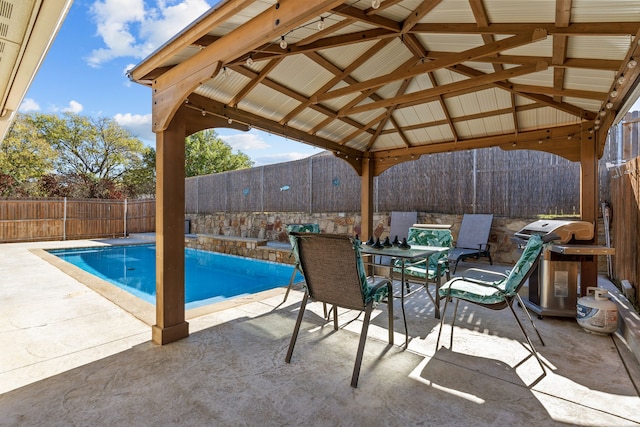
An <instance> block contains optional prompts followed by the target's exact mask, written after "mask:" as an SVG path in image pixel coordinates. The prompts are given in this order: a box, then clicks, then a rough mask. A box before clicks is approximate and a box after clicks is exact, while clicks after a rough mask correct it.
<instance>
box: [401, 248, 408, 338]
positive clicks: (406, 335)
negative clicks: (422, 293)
mask: <svg viewBox="0 0 640 427" xmlns="http://www.w3.org/2000/svg"><path fill="white" fill-rule="evenodd" d="M400 265H401V266H402V270H401V273H400V278H401V279H402V281H401V282H400V304H401V307H402V320H404V346H405V348H408V347H409V329H408V328H407V315H406V313H405V312H404V258H401V262H400Z"/></svg>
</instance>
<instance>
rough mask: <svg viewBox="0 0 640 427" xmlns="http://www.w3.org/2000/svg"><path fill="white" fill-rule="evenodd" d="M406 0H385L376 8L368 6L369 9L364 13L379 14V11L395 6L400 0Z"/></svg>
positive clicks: (369, 14)
mask: <svg viewBox="0 0 640 427" xmlns="http://www.w3.org/2000/svg"><path fill="white" fill-rule="evenodd" d="M402 1H404V0H385V1H383V2H382V3H380V6H379V7H378V8H377V9H374V8H373V7H370V8H368V9H367V10H365V11H364V13H365V14H366V15H367V16H371V15H377V14H378V13H380V12H382V11H383V10H386V9H388V8H390V7H391V6H394V5H396V4H398V3H400V2H402Z"/></svg>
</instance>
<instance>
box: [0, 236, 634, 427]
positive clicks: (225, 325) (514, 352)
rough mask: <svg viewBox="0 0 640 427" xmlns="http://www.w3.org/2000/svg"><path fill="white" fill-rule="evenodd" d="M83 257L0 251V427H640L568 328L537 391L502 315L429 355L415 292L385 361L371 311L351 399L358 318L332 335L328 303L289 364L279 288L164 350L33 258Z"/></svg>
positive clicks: (145, 328) (549, 321) (553, 341)
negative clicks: (325, 313)
mask: <svg viewBox="0 0 640 427" xmlns="http://www.w3.org/2000/svg"><path fill="white" fill-rule="evenodd" d="M88 244H96V245H98V244H103V243H102V242H97V241H83V242H78V241H75V242H47V243H28V244H3V245H0V349H1V350H0V425H11V426H14V425H24V426H37V425H46V426H67V425H77V426H98V425H109V426H116V425H126V426H145V425H149V426H152V425H153V426H172V425H176V426H178V425H188V426H214V425H215V426H227V425H230V426H237V425H249V426H253V425H260V426H263V425H264V426H271V425H277V426H290V425H313V426H334V425H345V426H361V425H370V426H379V425H384V426H411V425H423V426H428V425H438V426H462V425H464V426H484V425H491V426H503V425H504V426H519V425H523V426H524V425H526V426H551V425H585V426H605V425H606V426H628V425H639V424H640V397H639V396H638V391H637V389H636V385H634V380H637V378H636V377H634V375H637V372H638V367H637V360H635V359H633V358H629V357H628V354H626V353H627V352H628V350H627V349H626V347H625V346H624V344H622V343H621V341H620V340H619V339H617V338H615V337H614V336H598V335H592V334H589V333H586V332H584V331H583V330H582V329H581V328H580V327H579V326H578V325H577V324H576V322H575V320H573V319H570V318H544V319H543V320H537V322H536V323H537V325H538V327H539V329H540V332H541V334H542V336H543V338H544V339H545V342H546V346H544V347H542V346H540V345H538V349H539V351H540V354H541V356H542V358H543V360H544V363H545V364H546V366H547V374H546V376H544V377H542V376H541V374H542V371H541V369H540V366H539V365H538V364H537V362H536V361H535V359H534V358H533V357H530V355H529V353H528V352H527V350H526V349H525V347H524V346H523V345H522V341H523V340H522V336H521V334H520V331H519V330H518V329H517V325H516V324H515V323H514V322H513V319H512V318H511V314H510V313H509V312H508V311H507V310H503V311H500V312H493V311H490V310H486V309H481V308H478V307H476V306H467V305H462V304H461V306H460V309H459V313H458V314H459V316H458V320H457V322H456V327H455V333H454V339H453V348H452V349H449V348H448V347H449V337H450V332H451V328H450V327H449V326H445V327H444V330H443V337H442V340H441V343H440V344H441V347H440V348H439V349H438V350H437V351H436V349H435V342H436V337H437V333H438V330H439V323H438V321H437V320H436V319H434V316H433V305H432V304H431V303H430V301H429V300H428V299H427V297H426V296H425V294H424V292H423V291H421V292H418V293H416V294H415V295H412V296H411V297H410V298H408V300H407V317H408V321H409V334H410V337H411V338H410V342H409V346H408V349H405V348H404V347H403V346H402V344H403V343H404V330H403V323H402V316H401V311H400V302H399V301H398V300H396V301H395V305H394V308H395V318H396V319H395V327H394V330H395V341H396V345H394V346H388V345H387V343H386V336H387V334H386V327H387V316H386V310H387V308H386V306H385V305H384V304H382V305H380V306H379V308H378V309H377V310H376V311H375V312H374V319H373V320H372V326H371V328H370V331H369V339H368V340H367V344H366V348H365V354H364V361H363V364H362V371H361V374H360V381H359V384H358V388H357V389H353V388H351V387H350V386H349V382H350V377H351V372H352V369H353V362H354V358H355V353H356V347H357V342H358V331H359V328H360V326H361V323H360V319H359V318H357V314H356V313H353V312H347V311H343V312H341V313H340V316H339V319H340V325H341V329H340V330H338V331H337V332H336V331H333V327H332V323H329V324H325V323H323V321H322V313H321V310H322V306H321V304H317V303H312V304H310V305H309V307H308V311H307V313H306V316H305V321H304V322H303V324H302V328H301V333H300V336H299V338H298V343H297V345H296V348H295V351H294V353H293V359H292V362H291V364H286V363H285V362H284V358H285V354H286V351H287V346H288V344H289V338H290V336H291V332H292V330H293V327H294V322H295V318H296V315H297V313H298V308H299V304H300V300H301V293H300V292H293V294H292V295H291V296H290V297H289V300H288V301H287V302H286V303H284V304H281V302H282V296H283V293H284V291H283V290H282V289H278V290H277V291H275V292H273V291H272V292H269V293H266V294H261V295H259V297H258V298H254V299H253V300H251V301H243V304H240V305H233V306H222V307H218V308H216V309H213V310H209V311H206V310H205V311H200V312H196V313H192V314H191V315H190V319H189V322H190V331H191V335H190V336H189V337H188V338H186V339H184V340H181V341H179V342H175V343H172V344H169V345H166V346H157V345H154V344H152V343H151V342H150V337H151V328H150V326H149V325H148V324H146V323H145V322H144V321H142V320H140V317H143V318H144V316H138V317H134V316H133V315H131V314H130V313H129V312H127V311H125V310H123V309H122V308H120V306H118V305H116V304H114V303H113V302H111V301H110V300H109V299H107V298H105V297H103V296H102V295H101V294H99V293H97V292H95V291H94V290H92V288H89V287H87V286H85V285H84V284H82V283H80V282H79V281H78V280H76V279H75V278H73V277H71V276H69V275H68V274H66V273H64V272H62V271H61V270H60V269H58V268H57V267H55V266H54V265H52V264H50V263H49V262H47V261H46V260H44V259H43V258H41V257H40V256H38V255H37V254H36V253H34V252H32V251H31V250H32V249H35V248H42V247H60V246H80V245H88ZM516 312H517V313H518V315H519V316H521V318H522V319H523V318H524V315H523V313H522V311H521V310H520V309H517V311H516ZM449 314H450V313H449ZM447 323H448V324H450V323H449V322H447ZM529 329H530V328H529ZM533 335H534V334H533ZM534 336H535V335H534ZM534 343H537V341H535V340H534ZM625 361H626V362H625ZM636 384H637V383H636Z"/></svg>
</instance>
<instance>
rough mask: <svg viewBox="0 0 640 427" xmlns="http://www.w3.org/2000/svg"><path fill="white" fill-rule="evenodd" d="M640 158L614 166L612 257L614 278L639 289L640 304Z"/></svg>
mask: <svg viewBox="0 0 640 427" xmlns="http://www.w3.org/2000/svg"><path fill="white" fill-rule="evenodd" d="M639 168H640V158H637V157H636V158H635V159H633V160H630V161H628V162H626V163H625V164H623V165H620V166H617V167H614V168H612V169H611V171H610V174H611V239H612V240H613V246H614V247H615V248H616V254H615V256H613V257H612V261H613V262H612V264H613V277H614V278H615V279H617V280H628V281H629V282H630V283H631V284H632V285H634V286H635V289H636V304H638V305H640V292H638V283H639V282H638V281H639V279H640V277H638V273H639V272H640V259H639V258H638V255H639V254H640V239H639V238H638V229H639V228H638V227H640V175H639Z"/></svg>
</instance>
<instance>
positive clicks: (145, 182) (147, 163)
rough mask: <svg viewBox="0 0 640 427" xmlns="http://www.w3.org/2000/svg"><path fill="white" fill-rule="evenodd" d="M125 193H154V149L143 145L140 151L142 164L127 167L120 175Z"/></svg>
mask: <svg viewBox="0 0 640 427" xmlns="http://www.w3.org/2000/svg"><path fill="white" fill-rule="evenodd" d="M122 181H123V184H124V185H125V187H126V189H127V193H128V194H131V195H136V196H142V195H153V194H155V193H156V150H154V149H153V148H151V147H145V149H144V151H143V153H142V164H141V165H140V166H139V167H137V168H132V169H128V170H127V171H125V173H124V175H123V176H122Z"/></svg>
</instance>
